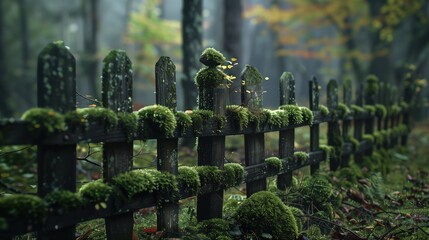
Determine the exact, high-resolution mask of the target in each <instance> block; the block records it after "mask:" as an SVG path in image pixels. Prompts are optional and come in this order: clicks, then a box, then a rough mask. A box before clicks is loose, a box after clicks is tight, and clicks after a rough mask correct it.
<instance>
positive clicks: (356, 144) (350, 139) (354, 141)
mask: <svg viewBox="0 0 429 240" xmlns="http://www.w3.org/2000/svg"><path fill="white" fill-rule="evenodd" d="M346 141H347V142H350V143H351V144H352V146H353V151H356V150H357V149H358V148H359V146H360V142H359V140H357V139H356V138H354V137H352V136H348V137H347V139H346Z"/></svg>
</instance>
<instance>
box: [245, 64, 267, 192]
mask: <svg viewBox="0 0 429 240" xmlns="http://www.w3.org/2000/svg"><path fill="white" fill-rule="evenodd" d="M241 80H242V86H241V104H242V105H243V106H246V107H248V109H249V111H252V112H255V113H258V112H259V111H261V109H262V83H261V82H262V76H261V74H260V73H259V71H258V70H257V69H256V68H255V67H252V66H246V68H245V69H244V70H243V72H242V73H241ZM244 148H245V149H244V154H245V156H244V158H245V163H246V166H251V165H257V164H260V163H263V162H264V161H265V142H264V133H254V134H245V135H244ZM246 189H247V197H250V196H251V195H252V194H254V193H256V192H259V191H263V190H266V189H267V180H266V178H263V179H259V180H256V181H253V182H248V183H247V184H246Z"/></svg>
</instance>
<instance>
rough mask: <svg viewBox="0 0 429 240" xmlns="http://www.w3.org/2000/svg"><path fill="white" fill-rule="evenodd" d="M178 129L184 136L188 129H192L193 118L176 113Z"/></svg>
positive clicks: (182, 113)
mask: <svg viewBox="0 0 429 240" xmlns="http://www.w3.org/2000/svg"><path fill="white" fill-rule="evenodd" d="M176 122H177V128H178V130H179V132H180V133H181V134H184V133H185V131H186V129H188V128H190V127H192V119H191V117H190V116H189V115H188V114H186V113H184V112H176Z"/></svg>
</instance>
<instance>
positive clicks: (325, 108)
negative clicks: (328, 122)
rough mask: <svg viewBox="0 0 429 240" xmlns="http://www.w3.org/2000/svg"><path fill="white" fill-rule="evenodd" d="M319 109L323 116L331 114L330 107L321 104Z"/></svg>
mask: <svg viewBox="0 0 429 240" xmlns="http://www.w3.org/2000/svg"><path fill="white" fill-rule="evenodd" d="M319 111H320V113H321V114H322V116H323V117H327V116H329V109H328V108H327V107H326V106H323V105H319Z"/></svg>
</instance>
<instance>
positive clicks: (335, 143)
mask: <svg viewBox="0 0 429 240" xmlns="http://www.w3.org/2000/svg"><path fill="white" fill-rule="evenodd" d="M327 93H328V108H329V111H330V112H336V111H337V107H338V86H337V82H336V81H335V80H333V79H331V80H330V81H329V83H328V92H327ZM334 118H335V119H334V120H332V121H330V122H328V145H330V146H332V147H334V154H333V155H332V156H331V158H330V162H329V166H330V169H331V171H335V170H337V169H338V167H339V166H340V159H341V155H342V148H343V140H342V137H341V132H340V124H339V123H338V116H336V115H334Z"/></svg>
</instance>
